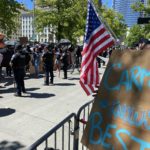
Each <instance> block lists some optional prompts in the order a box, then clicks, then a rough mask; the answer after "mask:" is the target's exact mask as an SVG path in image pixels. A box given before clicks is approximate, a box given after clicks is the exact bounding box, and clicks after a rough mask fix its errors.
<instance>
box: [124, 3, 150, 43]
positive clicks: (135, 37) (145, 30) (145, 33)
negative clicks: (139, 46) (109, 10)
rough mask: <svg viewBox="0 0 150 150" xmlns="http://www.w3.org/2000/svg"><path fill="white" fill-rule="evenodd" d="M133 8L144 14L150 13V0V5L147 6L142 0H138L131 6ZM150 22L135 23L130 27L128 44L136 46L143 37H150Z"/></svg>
mask: <svg viewBox="0 0 150 150" xmlns="http://www.w3.org/2000/svg"><path fill="white" fill-rule="evenodd" d="M131 8H132V9H133V10H135V11H137V12H140V13H143V14H144V16H145V17H146V16H148V15H149V14H150V0H148V5H147V6H145V5H144V4H143V3H142V2H140V1H138V2H136V3H135V4H133V5H132V6H131ZM149 31H150V23H148V24H142V25H139V24H137V25H135V26H133V27H131V28H130V30H129V34H128V36H127V38H126V41H125V42H126V44H127V45H128V46H134V45H135V44H136V43H137V42H138V41H139V40H140V39H141V38H146V39H150V32H149Z"/></svg>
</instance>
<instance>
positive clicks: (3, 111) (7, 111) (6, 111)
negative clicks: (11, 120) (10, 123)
mask: <svg viewBox="0 0 150 150" xmlns="http://www.w3.org/2000/svg"><path fill="white" fill-rule="evenodd" d="M15 112H16V110H15V109H11V108H0V117H5V116H9V115H12V114H13V113H15Z"/></svg>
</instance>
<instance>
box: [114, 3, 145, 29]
mask: <svg viewBox="0 0 150 150" xmlns="http://www.w3.org/2000/svg"><path fill="white" fill-rule="evenodd" d="M137 1H138V0H113V9H114V10H115V11H117V12H119V13H121V14H122V15H123V16H124V19H125V23H126V24H127V26H128V27H132V26H133V25H135V24H137V20H138V17H140V16H141V13H139V12H135V11H134V10H133V9H132V8H131V5H132V4H134V3H135V2H137ZM141 2H143V3H144V4H145V5H146V4H147V0H141Z"/></svg>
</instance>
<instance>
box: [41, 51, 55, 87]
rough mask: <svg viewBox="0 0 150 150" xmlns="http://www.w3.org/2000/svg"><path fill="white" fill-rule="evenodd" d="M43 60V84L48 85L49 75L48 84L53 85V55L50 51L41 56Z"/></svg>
mask: <svg viewBox="0 0 150 150" xmlns="http://www.w3.org/2000/svg"><path fill="white" fill-rule="evenodd" d="M42 59H43V68H44V72H45V82H44V85H49V74H50V77H51V79H50V83H51V84H53V82H54V74H53V65H54V63H53V59H54V53H53V52H52V51H46V52H44V53H43V55H42Z"/></svg>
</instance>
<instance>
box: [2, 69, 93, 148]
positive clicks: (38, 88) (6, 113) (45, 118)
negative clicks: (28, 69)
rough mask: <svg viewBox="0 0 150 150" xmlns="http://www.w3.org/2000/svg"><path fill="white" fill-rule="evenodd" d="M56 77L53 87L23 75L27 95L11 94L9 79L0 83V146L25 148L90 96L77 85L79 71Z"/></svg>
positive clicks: (11, 88) (76, 109) (41, 78)
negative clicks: (65, 76) (17, 95)
mask: <svg viewBox="0 0 150 150" xmlns="http://www.w3.org/2000/svg"><path fill="white" fill-rule="evenodd" d="M62 78H63V72H61V77H60V78H58V77H57V74H56V72H55V78H54V83H55V84H54V86H44V85H43V83H44V79H43V76H42V75H41V77H40V78H38V79H35V78H32V77H28V76H27V77H26V78H25V86H26V89H27V94H23V96H22V97H15V96H14V95H13V94H14V92H15V89H14V83H13V78H11V77H10V78H4V79H3V80H2V81H1V82H0V86H1V88H0V148H1V147H7V146H8V147H10V146H12V147H15V146H16V147H17V148H26V147H28V146H30V145H31V144H32V143H33V142H35V141H36V140H37V139H38V138H39V137H41V136H42V135H43V134H45V133H46V132H47V131H48V130H50V129H51V128H52V127H54V126H55V125H56V124H58V123H59V122H60V121H61V120H63V119H64V117H66V116H67V115H69V114H70V113H72V112H77V111H78V109H79V108H80V107H81V106H82V105H83V104H85V103H87V102H88V101H90V100H92V99H93V97H92V96H89V97H88V96H86V94H85V93H84V91H83V89H82V88H81V86H80V85H79V73H78V71H76V70H75V72H74V73H73V74H70V72H68V79H62Z"/></svg>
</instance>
